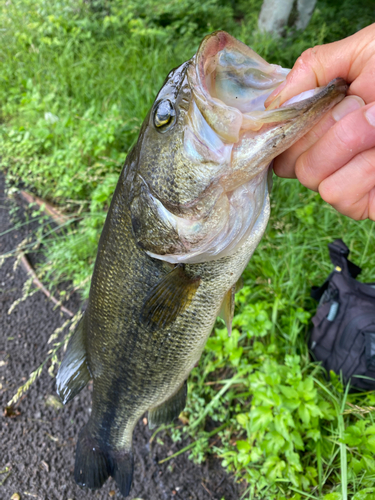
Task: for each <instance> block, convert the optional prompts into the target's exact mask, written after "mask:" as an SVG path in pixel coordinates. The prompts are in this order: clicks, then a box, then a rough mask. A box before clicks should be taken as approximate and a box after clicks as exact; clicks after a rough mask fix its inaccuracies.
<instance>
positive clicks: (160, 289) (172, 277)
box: [141, 264, 200, 330]
mask: <svg viewBox="0 0 375 500" xmlns="http://www.w3.org/2000/svg"><path fill="white" fill-rule="evenodd" d="M199 284H200V278H199V277H198V278H197V277H190V276H188V275H187V274H186V272H185V269H184V265H183V264H179V265H177V266H176V267H175V268H174V269H173V271H171V272H170V273H168V274H167V275H166V276H164V278H163V279H162V280H161V281H160V282H159V283H157V285H155V286H154V287H153V288H152V289H151V290H150V292H149V294H148V295H147V297H146V300H145V302H144V304H143V308H142V311H141V320H142V321H143V323H144V324H145V325H146V326H147V327H148V328H150V329H151V330H157V329H159V328H165V327H166V326H168V325H169V324H170V323H173V321H175V320H176V318H177V316H179V315H180V314H181V313H182V312H183V311H184V310H185V309H186V308H187V307H188V306H189V305H190V303H191V301H192V300H193V298H194V295H195V294H196V291H197V289H198V287H199Z"/></svg>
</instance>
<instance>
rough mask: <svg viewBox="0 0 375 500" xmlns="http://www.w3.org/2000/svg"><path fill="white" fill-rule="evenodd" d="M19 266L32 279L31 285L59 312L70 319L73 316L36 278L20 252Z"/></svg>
mask: <svg viewBox="0 0 375 500" xmlns="http://www.w3.org/2000/svg"><path fill="white" fill-rule="evenodd" d="M21 264H22V267H23V268H24V270H25V271H26V272H27V273H28V274H29V275H30V276H31V277H32V278H33V283H34V285H35V286H36V287H37V288H39V290H41V291H42V292H43V293H44V295H46V297H48V298H49V299H50V300H51V301H52V302H53V303H54V304H56V305H57V306H58V307H60V310H61V311H62V312H63V313H65V314H67V315H68V316H69V317H70V318H72V317H73V316H74V313H72V311H69V309H67V308H66V307H64V306H63V305H62V304H61V302H60V301H58V300H57V299H56V298H55V297H54V296H53V295H52V294H51V293H50V292H49V291H48V290H47V288H46V287H45V286H44V285H43V283H41V281H39V279H38V276H37V275H36V272H35V271H34V269H33V268H32V267H31V264H30V262H29V260H28V258H27V257H26V255H25V254H24V253H23V252H21Z"/></svg>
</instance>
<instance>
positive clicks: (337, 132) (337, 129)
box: [332, 121, 358, 152]
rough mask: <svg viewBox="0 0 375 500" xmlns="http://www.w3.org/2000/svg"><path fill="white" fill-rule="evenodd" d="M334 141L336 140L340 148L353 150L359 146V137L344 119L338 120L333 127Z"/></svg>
mask: <svg viewBox="0 0 375 500" xmlns="http://www.w3.org/2000/svg"><path fill="white" fill-rule="evenodd" d="M332 131H333V134H334V142H336V144H337V146H338V149H339V150H342V149H344V150H346V151H349V152H350V151H351V150H352V149H354V148H355V147H356V146H357V143H358V137H357V134H356V132H355V130H353V129H351V128H349V127H348V126H347V123H343V122H342V121H339V122H337V123H336V124H335V125H334V126H333V127H332Z"/></svg>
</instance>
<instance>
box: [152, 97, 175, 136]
mask: <svg viewBox="0 0 375 500" xmlns="http://www.w3.org/2000/svg"><path fill="white" fill-rule="evenodd" d="M175 120H176V111H175V109H174V107H173V105H172V103H171V102H170V101H169V100H168V99H165V100H164V101H160V102H159V104H158V105H157V107H156V109H155V112H154V125H155V127H156V129H157V130H158V132H166V131H167V130H168V129H169V128H170V127H171V126H172V125H173V124H174V123H175Z"/></svg>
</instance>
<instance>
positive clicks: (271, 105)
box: [264, 96, 281, 111]
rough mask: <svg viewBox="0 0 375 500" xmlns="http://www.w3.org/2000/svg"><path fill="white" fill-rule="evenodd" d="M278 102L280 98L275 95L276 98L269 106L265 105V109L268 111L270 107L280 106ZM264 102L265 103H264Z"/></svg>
mask: <svg viewBox="0 0 375 500" xmlns="http://www.w3.org/2000/svg"><path fill="white" fill-rule="evenodd" d="M280 102H281V98H280V96H279V97H276V99H274V100H273V101H272V102H271V104H270V105H269V106H267V107H266V111H270V110H271V109H275V108H278V107H279V106H280ZM264 104H265V103H264Z"/></svg>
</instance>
